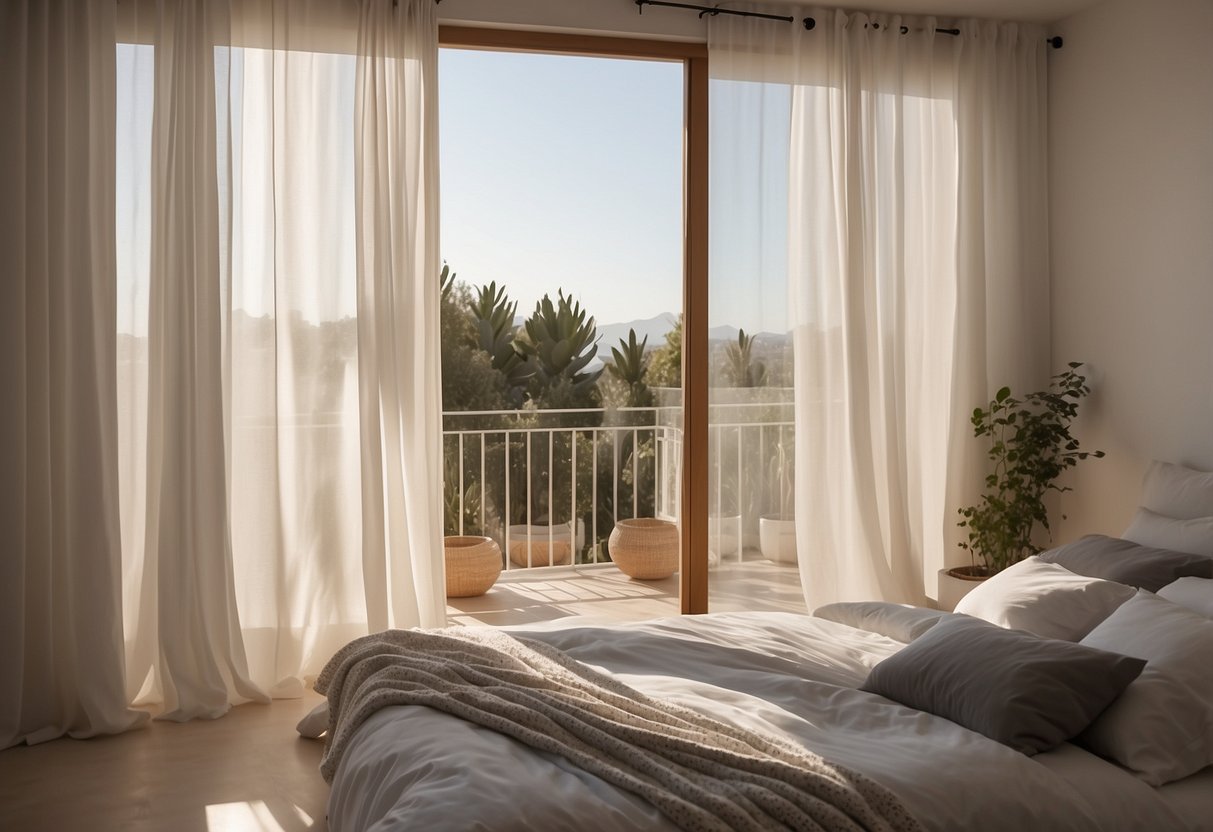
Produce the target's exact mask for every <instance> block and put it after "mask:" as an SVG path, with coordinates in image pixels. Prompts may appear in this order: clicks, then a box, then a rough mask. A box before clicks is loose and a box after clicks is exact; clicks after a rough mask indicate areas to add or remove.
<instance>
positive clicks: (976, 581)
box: [936, 567, 986, 612]
mask: <svg viewBox="0 0 1213 832" xmlns="http://www.w3.org/2000/svg"><path fill="white" fill-rule="evenodd" d="M953 568H955V567H944V568H943V569H940V570H939V593H938V594H939V597H938V598H937V599H936V602H937V603H938V604H939V608H940V609H941V610H944V611H946V612H952V610H954V609H956V605H957V604H959V603H960V599H962V598H964V597H965V596H966V595H968V594H969V593H970V592H971V591H972V590H974V589H976V588H977V587H978V586H979V585H980V584H981V582H982V581H984V580H986V579H985V578H984V577H982V578H974V577H968V576H960V575H954V574H952V573H951V572H950V571H949V570H950V569H953Z"/></svg>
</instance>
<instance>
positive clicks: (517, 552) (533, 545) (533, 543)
mask: <svg viewBox="0 0 1213 832" xmlns="http://www.w3.org/2000/svg"><path fill="white" fill-rule="evenodd" d="M528 548H529V549H530V562H529V563H528V562H527V549H528ZM572 554H573V544H571V543H570V542H569V541H568V540H567V539H566V540H561V539H560V538H559V537H558V538H556V539H555V540H545V539H543V538H531V539H530V540H529V541H528V540H527V539H526V538H523V539H521V540H510V562H511V563H513V564H514V565H515V566H561V565H563V564H566V563H568V562H569V560H570V556H571V555H572Z"/></svg>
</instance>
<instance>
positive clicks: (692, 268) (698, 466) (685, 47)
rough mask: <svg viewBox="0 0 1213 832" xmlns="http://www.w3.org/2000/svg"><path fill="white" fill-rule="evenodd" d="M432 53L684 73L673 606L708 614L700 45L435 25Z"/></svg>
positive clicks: (704, 148) (704, 143)
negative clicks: (677, 549)
mask: <svg viewBox="0 0 1213 832" xmlns="http://www.w3.org/2000/svg"><path fill="white" fill-rule="evenodd" d="M438 42H439V45H440V46H444V47H451V48H464V49H490V50H503V51H518V52H544V53H548V54H556V55H593V56H597V57H604V58H637V59H644V60H659V61H681V62H682V64H683V66H684V72H683V78H684V79H685V84H686V92H685V95H684V99H683V100H684V113H685V116H684V125H685V133H684V138H683V189H682V192H683V275H682V310H683V321H682V504H681V506H680V511H681V517H680V520H681V535H682V563H681V569H680V571H679V593H678V596H679V605H680V609H681V611H682V612H683V613H684V614H698V613H705V612H707V611H708V353H707V344H708V50H707V46H706V45H704V44H702V43H688V42H682V41H663V40H646V39H641V38H615V37H606V36H601V35H580V34H568V33H563V32H536V31H529V30H525V29H482V28H479V27H473V26H440V27H439V28H438Z"/></svg>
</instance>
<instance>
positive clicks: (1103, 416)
mask: <svg viewBox="0 0 1213 832" xmlns="http://www.w3.org/2000/svg"><path fill="white" fill-rule="evenodd" d="M1053 28H1054V29H1055V30H1056V31H1057V32H1058V33H1059V34H1062V35H1064V36H1065V47H1064V48H1063V49H1061V50H1059V51H1057V52H1055V53H1054V54H1053V55H1051V56H1050V65H1049V73H1050V76H1049V117H1050V155H1051V158H1050V168H1051V182H1050V211H1051V222H1050V228H1051V238H1052V240H1051V246H1052V274H1053V290H1052V301H1053V311H1052V316H1053V317H1052V334H1053V364H1054V366H1055V367H1061V366H1063V365H1064V363H1065V362H1067V361H1071V360H1077V361H1087V362H1090V364H1091V365H1092V366H1093V369H1094V374H1093V380H1094V385H1093V386H1094V389H1095V392H1094V394H1093V396H1092V397H1091V399H1089V400H1087V402H1086V403H1084V405H1083V407H1084V409H1085V413H1082V414H1080V417H1079V418H1080V422H1079V424H1078V426H1077V435H1078V437H1079V438H1080V440H1081V441H1082V443H1083V445H1084V446H1086V447H1088V448H1100V449H1102V450H1104V451H1106V452H1107V453H1108V456H1107V458H1106V459H1102V460H1087V461H1086V462H1083V463H1081V464H1080V466H1079V468H1078V469H1076V471H1075V472H1074V473H1073V476H1072V477H1071V478H1070V480H1069V483H1070V484H1071V485H1073V486H1074V489H1075V490H1074V492H1073V493H1071V494H1067V495H1065V496H1064V497H1063V498H1062V510H1063V511H1065V512H1067V513H1068V515H1069V519H1068V520H1066V521H1063V522H1062V523H1061V525H1060V528H1059V529H1058V530H1057V531H1058V532H1059V533H1058V534H1055V535H1054V539H1055V540H1058V541H1065V540H1069V539H1072V538H1074V537H1077V536H1079V535H1081V534H1084V533H1087V532H1102V533H1105V534H1117V533H1119V532H1121V531H1123V530H1124V528H1125V526H1126V525H1128V522H1129V519H1130V517H1131V515H1132V512H1133V509H1134V507H1135V506H1136V505H1137V495H1138V492H1139V488H1140V483H1141V476H1142V474H1143V473H1144V471H1145V467H1146V465H1147V464H1148V462H1149V461H1150V460H1151V459H1163V460H1168V461H1171V462H1179V463H1184V464H1187V465H1190V466H1192V467H1197V468H1204V469H1207V470H1213V0H1154V1H1153V2H1150V3H1141V2H1129V1H1128V0H1106V1H1105V2H1104V3H1102V4H1100V5H1098V6H1095V7H1093V8H1091V9H1088V10H1086V11H1084V12H1081V13H1079V14H1076V15H1074V16H1073V17H1070V18H1068V19H1067V20H1065V21H1062V22H1061V23H1060V24H1057V25H1055V26H1054V27H1053Z"/></svg>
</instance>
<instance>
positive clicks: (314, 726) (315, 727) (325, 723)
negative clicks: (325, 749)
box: [295, 699, 329, 740]
mask: <svg viewBox="0 0 1213 832" xmlns="http://www.w3.org/2000/svg"><path fill="white" fill-rule="evenodd" d="M328 729H329V701H328V700H327V699H326V700H324V701H323V702H321V703H320V704H319V705H317V706H316V707H314V708H312V709H311V710H310V711H308V714H307V716H305V717H304V718H303V719H301V720H299V724H298V725H296V726H295V730H296V731H298V732H299V736H301V737H307V738H308V739H310V740H318V739H320V738H321V737H323V736H324V732H325V731H327V730H328Z"/></svg>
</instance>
